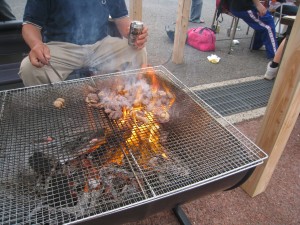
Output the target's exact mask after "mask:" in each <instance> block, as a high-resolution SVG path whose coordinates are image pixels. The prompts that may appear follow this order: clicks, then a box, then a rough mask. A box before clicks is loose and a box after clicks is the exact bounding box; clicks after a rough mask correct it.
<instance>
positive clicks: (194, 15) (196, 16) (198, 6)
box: [189, 0, 205, 23]
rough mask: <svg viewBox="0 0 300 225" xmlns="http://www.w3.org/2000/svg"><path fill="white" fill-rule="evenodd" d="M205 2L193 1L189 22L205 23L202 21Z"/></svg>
mask: <svg viewBox="0 0 300 225" xmlns="http://www.w3.org/2000/svg"><path fill="white" fill-rule="evenodd" d="M202 6H203V0H192V6H191V13H190V14H191V15H190V19H189V21H190V22H192V23H204V22H205V21H204V20H203V19H201V13H202Z"/></svg>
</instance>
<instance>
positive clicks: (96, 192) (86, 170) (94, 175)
mask: <svg viewBox="0 0 300 225" xmlns="http://www.w3.org/2000/svg"><path fill="white" fill-rule="evenodd" d="M153 69H154V71H155V74H156V76H157V78H158V80H159V81H160V83H164V84H166V85H167V86H169V87H170V88H171V90H172V92H173V93H175V95H176V101H175V103H174V105H173V106H172V108H171V110H170V115H171V120H170V121H169V122H168V123H165V124H162V125H161V127H160V128H159V129H157V130H155V131H152V130H151V131H150V130H149V129H147V128H146V129H143V130H140V132H141V133H143V132H144V133H149V132H150V133H151V132H152V133H153V135H156V136H159V137H160V140H158V141H156V142H155V143H152V144H151V145H150V144H149V143H143V142H142V143H140V145H139V146H134V145H130V144H129V143H130V142H128V141H127V142H126V140H131V141H132V142H135V141H137V140H133V139H134V137H132V136H130V135H131V133H132V127H133V126H134V122H133V121H131V120H128V121H125V122H124V123H122V124H120V123H117V122H116V121H113V120H110V119H109V118H108V117H107V115H106V114H105V112H104V111H103V110H100V109H94V108H90V107H87V104H86V102H85V101H84V99H85V96H86V94H87V86H88V85H91V86H97V87H100V88H101V87H103V85H107V83H106V82H109V81H110V80H111V79H112V78H114V79H115V78H118V79H121V80H122V79H124V80H126V79H130V78H131V77H137V76H141V74H144V73H146V72H147V70H148V69H147V68H146V69H143V70H135V71H127V72H123V73H115V74H108V75H101V76H94V77H92V78H87V79H80V80H73V81H67V82H61V83H55V84H53V85H42V86H37V87H32V88H23V89H16V90H9V91H4V92H0V107H1V111H0V125H1V126H0V132H1V137H0V171H1V172H0V182H1V184H0V212H1V214H0V215H1V217H0V223H1V224H63V223H73V222H82V221H85V220H89V219H91V218H97V217H102V216H105V215H107V214H111V213H112V212H114V211H120V210H122V209H124V208H130V207H136V206H139V205H143V204H144V203H147V202H149V201H150V202H151V201H155V200H157V199H161V198H163V197H165V196H170V195H172V194H175V193H180V192H184V191H187V190H190V189H191V188H195V187H199V186H203V185H206V184H209V183H211V182H213V181H217V180H219V179H222V178H226V177H228V176H230V175H233V174H236V173H239V172H241V171H245V170H247V169H249V168H253V167H255V166H257V165H259V164H261V163H262V162H263V160H264V159H265V158H266V157H267V156H266V154H265V153H264V152H262V151H261V150H260V149H259V148H258V147H257V146H255V145H254V144H253V143H252V142H251V141H249V140H248V139H247V138H246V137H244V136H243V135H242V134H241V133H240V132H239V131H238V130H236V129H235V128H234V127H233V126H231V125H230V124H228V123H227V122H226V121H225V120H224V119H223V118H222V117H221V116H220V115H219V114H218V113H216V112H215V111H214V110H212V109H211V108H210V107H209V106H208V105H206V103H204V102H203V101H202V100H201V99H200V98H199V97H197V96H196V95H195V94H194V93H193V92H191V91H190V90H189V89H188V88H187V87H186V86H184V85H183V84H182V83H181V82H180V81H178V80H177V79H176V78H175V77H174V76H173V75H172V74H171V73H170V72H168V71H167V70H166V69H165V68H164V67H162V66H159V67H154V68H153ZM58 97H62V98H64V99H65V101H66V107H65V108H63V109H57V108H55V107H53V105H52V103H53V101H54V100H55V99H57V98H58ZM94 139H96V144H95V143H92V142H91V140H94ZM97 142H98V143H97ZM100 142H101V143H100ZM92 147H93V151H86V149H90V148H92Z"/></svg>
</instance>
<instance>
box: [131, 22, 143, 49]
mask: <svg viewBox="0 0 300 225" xmlns="http://www.w3.org/2000/svg"><path fill="white" fill-rule="evenodd" d="M143 27H144V24H143V22H141V21H132V22H131V24H130V30H129V35H128V44H129V45H130V46H135V41H136V39H137V36H138V35H140V34H141V33H142V31H143Z"/></svg>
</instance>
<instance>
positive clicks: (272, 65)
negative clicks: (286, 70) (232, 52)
mask: <svg viewBox="0 0 300 225" xmlns="http://www.w3.org/2000/svg"><path fill="white" fill-rule="evenodd" d="M299 3H300V0H297V1H296V2H295V4H294V3H293V5H288V6H289V7H288V8H283V9H282V13H283V14H286V15H296V14H297V11H298V6H299ZM295 12H296V14H293V13H295ZM291 29H292V28H291V27H288V29H287V31H286V34H289V33H290V32H291ZM285 43H286V38H284V39H283V41H282V42H281V43H280V45H279V47H278V49H277V51H276V53H275V57H274V59H273V60H272V61H271V62H269V63H268V65H267V70H266V73H265V75H264V78H265V79H267V80H273V79H274V78H275V77H276V75H277V72H278V68H279V63H280V61H281V58H282V55H283V51H284V46H285Z"/></svg>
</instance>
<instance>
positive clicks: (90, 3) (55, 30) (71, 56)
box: [19, 0, 148, 86]
mask: <svg viewBox="0 0 300 225" xmlns="http://www.w3.org/2000/svg"><path fill="white" fill-rule="evenodd" d="M109 16H111V17H112V19H114V22H115V24H116V26H117V28H118V31H119V32H120V34H121V35H122V36H123V37H125V38H127V37H128V34H129V27H130V23H131V21H130V19H129V17H128V10H127V7H126V4H125V0H114V1H106V0H103V1H99V0H64V1H61V0H39V1H36V0H27V3H26V7H25V11H24V18H23V21H24V24H23V28H22V34H23V38H24V40H25V41H26V43H27V44H28V46H29V47H30V49H31V50H30V52H29V56H28V57H26V58H24V60H23V61H22V63H21V66H20V71H19V75H20V77H21V79H22V81H23V83H24V85H25V86H32V85H39V84H47V83H49V82H58V81H62V80H65V79H67V77H68V76H69V74H70V73H71V72H72V71H73V70H76V69H80V68H85V67H92V68H94V69H96V70H97V71H98V72H99V73H110V72H116V71H122V70H126V69H138V68H141V67H142V66H143V65H144V64H146V63H147V53H146V49H145V47H144V46H145V43H146V41H147V35H148V29H147V28H146V27H144V28H143V31H142V34H140V35H139V36H138V38H137V40H136V42H135V46H134V47H133V46H129V45H128V42H127V39H125V38H123V39H121V38H117V37H111V36H108V35H107V24H108V19H109ZM49 62H51V65H52V66H53V67H54V68H55V69H56V70H57V71H58V73H59V75H57V74H56V73H55V72H54V71H53V69H52V68H51V67H50V65H49ZM48 78H49V79H50V81H49V79H48Z"/></svg>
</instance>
